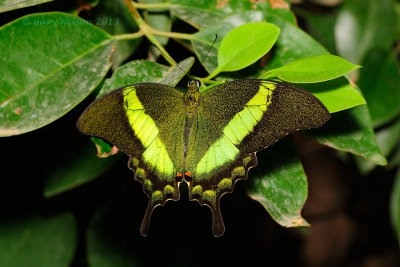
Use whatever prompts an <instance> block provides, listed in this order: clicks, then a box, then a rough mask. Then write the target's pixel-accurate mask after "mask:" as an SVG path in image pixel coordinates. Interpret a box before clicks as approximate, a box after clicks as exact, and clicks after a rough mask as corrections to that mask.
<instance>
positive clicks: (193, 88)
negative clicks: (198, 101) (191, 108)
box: [188, 80, 200, 93]
mask: <svg viewBox="0 0 400 267" xmlns="http://www.w3.org/2000/svg"><path fill="white" fill-rule="evenodd" d="M199 88H200V81H198V80H191V81H189V82H188V92H191V93H193V92H198V91H199Z"/></svg>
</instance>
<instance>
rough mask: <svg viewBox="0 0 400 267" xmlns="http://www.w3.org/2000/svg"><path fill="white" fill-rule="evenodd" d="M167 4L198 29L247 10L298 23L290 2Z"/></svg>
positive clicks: (180, 0)
mask: <svg viewBox="0 0 400 267" xmlns="http://www.w3.org/2000/svg"><path fill="white" fill-rule="evenodd" d="M166 6H167V8H169V9H170V10H171V11H172V14H174V15H175V16H177V17H179V18H180V19H182V20H184V21H186V22H187V23H189V24H190V25H192V26H194V27H196V28H198V29H205V28H207V27H211V26H213V25H216V24H218V23H219V22H221V21H222V20H224V19H226V18H227V17H229V16H232V15H236V14H238V13H241V12H245V11H265V10H268V11H269V12H271V13H274V14H275V15H277V16H279V17H282V18H283V19H285V20H287V21H289V22H290V23H292V24H296V18H295V16H294V15H293V13H292V12H291V11H290V10H289V4H285V5H284V6H280V7H283V8H280V7H278V8H276V9H274V7H275V6H274V7H271V4H270V3H269V1H215V0H205V1H197V0H172V1H170V2H169V3H168V4H167V5H166ZM237 26H238V25H237Z"/></svg>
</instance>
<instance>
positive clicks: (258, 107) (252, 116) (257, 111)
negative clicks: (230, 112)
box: [223, 81, 275, 145]
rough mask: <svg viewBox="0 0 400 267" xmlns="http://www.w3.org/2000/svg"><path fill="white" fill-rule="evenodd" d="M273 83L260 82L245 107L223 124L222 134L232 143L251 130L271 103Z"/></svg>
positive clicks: (239, 140)
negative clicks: (255, 92)
mask: <svg viewBox="0 0 400 267" xmlns="http://www.w3.org/2000/svg"><path fill="white" fill-rule="evenodd" d="M274 89H275V84H273V83H270V82H267V81H265V82H261V84H260V89H259V90H258V92H257V94H255V95H254V96H253V98H252V99H250V101H249V102H247V104H246V106H245V108H244V109H243V110H242V111H240V112H239V113H237V114H236V115H235V117H233V119H232V120H231V121H230V122H229V123H228V125H226V126H225V128H224V130H223V132H224V135H226V136H227V137H228V139H229V140H230V141H231V142H232V144H234V145H238V144H240V142H241V141H242V140H243V139H244V138H245V137H246V136H247V135H248V134H249V133H251V132H252V131H253V129H254V127H255V126H256V125H257V123H258V122H259V121H260V120H261V118H262V116H263V114H264V112H265V111H267V106H268V105H269V104H271V103H272V91H273V90H274Z"/></svg>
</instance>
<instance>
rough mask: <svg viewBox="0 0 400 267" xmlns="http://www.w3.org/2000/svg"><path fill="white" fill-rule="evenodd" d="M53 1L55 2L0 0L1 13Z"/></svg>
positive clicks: (45, 0)
mask: <svg viewBox="0 0 400 267" xmlns="http://www.w3.org/2000/svg"><path fill="white" fill-rule="evenodd" d="M51 1H53V0H18V1H9V0H0V13H1V12H6V11H10V10H14V9H18V8H24V7H28V6H35V5H39V4H42V3H46V2H51Z"/></svg>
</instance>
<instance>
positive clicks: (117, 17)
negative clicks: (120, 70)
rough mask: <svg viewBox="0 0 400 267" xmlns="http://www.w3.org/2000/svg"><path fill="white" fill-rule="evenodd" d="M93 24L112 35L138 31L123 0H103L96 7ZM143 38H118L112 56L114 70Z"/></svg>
mask: <svg viewBox="0 0 400 267" xmlns="http://www.w3.org/2000/svg"><path fill="white" fill-rule="evenodd" d="M93 13H94V15H93V17H94V19H93V21H92V22H93V24H94V25H96V26H97V27H100V28H101V29H103V30H105V31H106V32H108V33H109V34H111V35H118V34H125V33H134V32H137V31H138V27H137V25H136V22H135V20H134V19H133V17H132V15H131V14H130V13H129V10H128V8H127V7H126V5H125V4H124V1H123V0H102V1H100V3H99V5H97V6H96V8H95V9H94V12H93ZM141 40H142V38H137V39H133V40H117V41H116V45H115V50H114V52H113V53H112V56H111V62H112V63H113V66H112V68H113V70H114V69H116V68H117V67H119V66H120V65H121V64H122V63H123V62H124V61H125V60H127V59H128V58H129V57H130V56H131V55H132V53H133V52H134V51H135V50H136V48H137V47H138V46H139V44H140V42H141Z"/></svg>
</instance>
